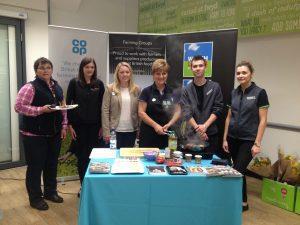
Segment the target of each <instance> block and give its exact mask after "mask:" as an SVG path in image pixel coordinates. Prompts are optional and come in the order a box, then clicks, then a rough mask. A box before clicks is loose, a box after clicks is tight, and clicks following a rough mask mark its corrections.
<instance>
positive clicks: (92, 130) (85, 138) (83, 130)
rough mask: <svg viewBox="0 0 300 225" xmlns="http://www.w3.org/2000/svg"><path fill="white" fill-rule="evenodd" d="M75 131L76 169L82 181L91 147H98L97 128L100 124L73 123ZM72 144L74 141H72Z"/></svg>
mask: <svg viewBox="0 0 300 225" xmlns="http://www.w3.org/2000/svg"><path fill="white" fill-rule="evenodd" d="M73 128H74V130H75V132H76V135H77V138H76V141H75V143H76V145H77V146H76V156H77V169H78V175H79V179H80V183H82V181H83V178H84V175H85V172H86V169H87V167H88V165H89V162H90V159H89V156H90V154H91V151H92V149H93V148H97V147H100V140H99V129H100V124H79V125H73ZM73 144H74V143H73Z"/></svg>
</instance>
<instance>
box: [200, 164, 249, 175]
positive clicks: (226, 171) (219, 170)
mask: <svg viewBox="0 0 300 225" xmlns="http://www.w3.org/2000/svg"><path fill="white" fill-rule="evenodd" d="M203 170H204V173H205V175H206V176H222V177H242V176H243V175H242V174H241V173H240V172H238V171H237V170H235V169H233V168H232V167H230V166H211V167H204V168H203Z"/></svg>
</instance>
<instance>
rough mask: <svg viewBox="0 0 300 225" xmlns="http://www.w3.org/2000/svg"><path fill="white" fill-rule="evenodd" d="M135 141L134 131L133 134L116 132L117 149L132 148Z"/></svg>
mask: <svg viewBox="0 0 300 225" xmlns="http://www.w3.org/2000/svg"><path fill="white" fill-rule="evenodd" d="M135 139H136V131H134V132H117V148H118V149H120V148H126V147H127V148H132V147H134V143H135Z"/></svg>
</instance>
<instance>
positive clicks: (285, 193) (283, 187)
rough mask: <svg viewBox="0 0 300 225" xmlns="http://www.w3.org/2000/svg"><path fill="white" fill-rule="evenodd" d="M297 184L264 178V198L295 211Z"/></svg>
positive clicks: (273, 203)
mask: <svg viewBox="0 0 300 225" xmlns="http://www.w3.org/2000/svg"><path fill="white" fill-rule="evenodd" d="M295 194H296V188H295V186H292V185H288V184H285V183H281V182H277V181H273V180H270V179H267V178H264V179H263V187H262V196H261V197H262V200H263V201H265V202H268V203H270V204H272V205H276V206H278V207H280V208H283V209H286V210H288V211H291V212H293V211H294V207H295Z"/></svg>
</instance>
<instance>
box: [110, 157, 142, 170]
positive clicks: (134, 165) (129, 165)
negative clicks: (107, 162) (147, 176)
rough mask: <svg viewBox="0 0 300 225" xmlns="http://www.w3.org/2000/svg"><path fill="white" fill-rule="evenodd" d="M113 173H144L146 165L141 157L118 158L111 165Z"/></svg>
mask: <svg viewBox="0 0 300 225" xmlns="http://www.w3.org/2000/svg"><path fill="white" fill-rule="evenodd" d="M111 173H112V174H114V173H144V165H143V163H142V162H141V160H140V159H122V158H117V159H115V162H114V163H113V165H112V167H111Z"/></svg>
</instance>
